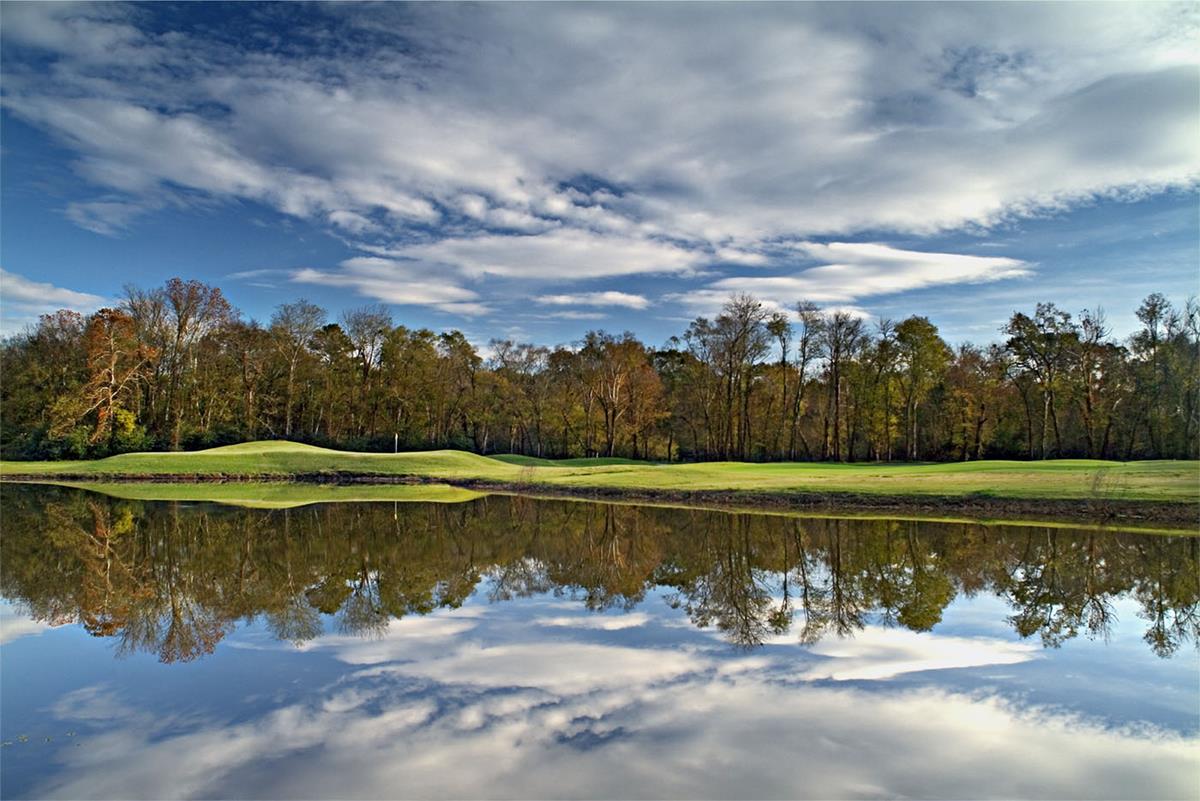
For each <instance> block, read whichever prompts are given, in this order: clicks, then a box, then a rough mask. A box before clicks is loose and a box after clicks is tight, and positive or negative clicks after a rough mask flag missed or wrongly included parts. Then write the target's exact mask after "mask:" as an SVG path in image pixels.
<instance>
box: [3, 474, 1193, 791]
mask: <svg viewBox="0 0 1200 801" xmlns="http://www.w3.org/2000/svg"><path fill="white" fill-rule="evenodd" d="M0 500H2V503H3V537H0V595H2V596H3V606H2V607H0V615H2V617H0V622H2V625H0V641H2V642H3V647H2V649H0V668H2V673H0V701H2V707H0V712H2V715H0V740H2V741H3V747H2V748H0V768H2V778H0V795H3V797H4V798H24V797H63V798H168V797H207V798H215V797H225V798H228V797H238V798H410V797H491V798H550V797H555V798H559V797H564V798H565V797H579V798H615V797H619V798H629V797H639V798H640V797H672V798H689V797H709V798H743V797H744V798H776V797H791V798H799V797H809V798H864V797H895V796H909V797H921V798H976V797H1011V798H1017V797H1020V798H1068V797H1087V798H1095V797H1114V798H1197V797H1200V761H1198V754H1200V750H1198V749H1197V745H1198V742H1197V740H1198V734H1200V711H1198V710H1200V690H1198V686H1200V664H1198V660H1197V650H1196V637H1197V631H1198V629H1200V578H1198V574H1200V570H1198V564H1200V562H1198V560H1200V547H1198V546H1200V540H1198V539H1196V538H1190V537H1166V536H1159V535H1134V534H1120V533H1113V532H1103V531H1076V530H1070V529H1051V528H1039V527H1036V526H984V525H968V524H949V523H926V522H912V521H888V520H830V519H803V518H789V517H782V516H769V515H751V514H729V513H723V512H710V511H694V510H679V509H662V508H651V507H637V506H621V505H604V504H589V503H581V502H570V501H536V500H530V499H522V498H510V497H496V496H492V497H485V498H480V499H477V500H473V501H469V502H464V503H455V504H433V503H326V504H318V505H313V506H307V507H301V508H297V509H287V510H260V509H244V508H237V507H232V506H222V505H219V504H212V503H182V502H174V503H165V502H142V501H126V500H116V499H112V498H108V497H106V496H103V495H98V494H93V493H89V492H85V491H82V490H74V489H66V488H55V487H29V486H11V485H8V486H4V487H3V497H2V499H0Z"/></svg>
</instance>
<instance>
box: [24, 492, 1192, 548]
mask: <svg viewBox="0 0 1200 801" xmlns="http://www.w3.org/2000/svg"><path fill="white" fill-rule="evenodd" d="M37 483H38V484H39V485H46V486H58V487H73V488H76V489H82V490H88V491H91V492H98V493H101V494H104V495H107V496H109V497H112V498H120V499H124V500H136V501H185V502H194V503H205V502H212V503H222V504H227V505H230V506H239V507H244V508H249V509H294V508H298V507H301V506H307V505H309V504H316V503H333V502H342V503H372V502H374V503H446V504H453V503H461V502H466V501H473V500H475V499H477V498H483V497H486V496H487V495H489V494H490V495H494V496H495V495H515V496H518V497H522V498H533V499H538V500H558V501H571V502H575V503H588V504H602V505H609V506H643V507H644V506H653V507H657V508H666V509H691V510H710V511H720V512H728V513H731V514H738V513H741V514H755V515H766V516H770V517H786V518H799V519H805V520H856V521H871V520H885V521H900V520H903V521H911V522H920V523H951V524H967V525H982V526H1019V527H1028V526H1037V527H1039V528H1050V529H1066V530H1071V531H1106V532H1128V533H1137V534H1167V535H1179V534H1196V530H1195V528H1196V527H1195V526H1192V525H1187V524H1178V523H1175V524H1172V523H1171V522H1170V521H1169V520H1168V521H1167V522H1163V521H1161V520H1160V521H1157V522H1155V520H1154V519H1153V518H1151V519H1147V520H1130V519H1121V518H1111V519H1105V520H1104V521H1103V522H1096V521H1097V520H1098V519H1099V518H1095V517H1092V516H1089V515H1086V514H1075V515H1064V516H1060V517H1059V518H1058V519H1053V518H1050V517H1048V516H1046V515H1042V516H1039V515H1036V514H1033V515H1030V514H1016V513H1015V510H1013V509H1012V508H1011V507H1009V508H1008V509H1007V511H1009V512H1010V516H1009V517H994V516H990V515H991V514H993V513H992V512H988V511H987V510H980V511H979V512H978V513H976V514H972V511H973V509H970V508H964V506H963V505H962V504H957V505H956V504H949V505H946V506H945V507H944V508H943V506H942V505H940V504H932V503H931V504H928V505H924V506H918V505H915V504H910V505H907V506H903V507H897V508H895V509H894V510H893V511H881V510H880V509H881V506H875V507H871V506H865V505H859V506H852V505H839V504H838V502H837V501H836V499H834V500H833V501H832V502H831V503H829V504H823V505H821V506H811V505H810V506H789V505H788V504H783V503H758V504H755V503H753V502H752V501H753V499H750V501H745V500H743V501H740V502H739V500H738V498H741V497H744V496H737V495H735V496H733V498H734V499H733V500H730V501H713V500H711V499H705V498H704V497H701V496H687V497H688V498H689V499H690V500H684V501H671V500H664V499H652V498H644V497H639V498H636V499H632V500H630V499H624V500H623V499H621V496H617V497H612V496H608V497H605V498H602V499H601V498H595V497H587V496H580V495H579V494H562V493H556V492H554V491H553V490H546V489H544V488H543V489H540V490H539V489H538V488H531V489H528V490H520V491H512V490H508V491H498V492H493V491H489V490H487V489H482V490H480V491H475V490H471V489H466V488H464V487H455V486H451V485H449V484H357V483H356V484H319V483H313V482H304V481H276V482H259V481H236V482H224V483H223V482H216V481H194V482H165V481H156V482H148V483H137V482H131V481H119V482H103V481H54V480H49V479H44V480H41V481H38V482H37ZM883 508H886V507H883ZM1000 511H1005V510H1004V509H1001V510H1000Z"/></svg>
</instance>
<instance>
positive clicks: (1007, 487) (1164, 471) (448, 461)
mask: <svg viewBox="0 0 1200 801" xmlns="http://www.w3.org/2000/svg"><path fill="white" fill-rule="evenodd" d="M338 474H356V475H365V476H371V475H378V476H407V477H413V478H420V479H424V480H441V481H466V482H469V481H487V482H500V483H507V484H521V485H531V486H535V487H536V486H538V485H541V486H548V487H552V486H559V487H572V488H588V489H605V490H630V491H653V492H659V493H673V492H677V493H686V492H705V491H735V492H747V493H772V494H787V493H819V494H829V495H837V494H851V495H877V496H913V497H928V498H933V497H941V498H955V497H957V498H970V497H975V498H980V497H989V498H1012V499H1018V498H1019V499H1042V498H1045V499H1072V500H1080V501H1089V502H1101V501H1107V500H1114V501H1115V500H1121V501H1125V500H1136V501H1158V502H1173V503H1193V504H1195V503H1197V502H1200V462H1184V461H1153V462H1127V463H1122V462H1108V461H1099V460H1090V459H1062V460H1054V461H1048V462H1012V461H983V462H965V463H964V462H959V463H948V464H895V463H893V464H874V463H872V464H813V463H768V464H759V463H747V462H705V463H699V464H652V463H649V462H638V461H633V460H630V459H565V460H561V461H551V460H548V459H538V458H536V457H529V456H512V455H506V456H498V457H489V456H479V455H477V454H473V453H466V452H463V451H452V450H441V451H422V452H415V453H398V454H391V453H353V452H347V451H335V450H330V449H328V448H318V447H315V446H313V445H302V444H299V443H293V442H248V443H243V444H240V445H228V446H224V447H220V448H211V449H209V450H204V451H194V452H189V453H128V454H123V455H120V456H113V457H110V458H108V459H100V460H97V461H91V462H0V476H5V475H8V476H13V475H22V476H34V475H37V476H47V477H51V476H55V475H59V476H63V477H67V476H70V477H72V478H75V477H80V478H91V477H96V478H104V477H106V476H107V477H110V478H115V477H120V478H121V479H122V480H128V479H130V478H137V477H147V478H153V477H156V476H159V477H161V476H181V477H198V476H203V477H222V476H225V477H229V476H236V477H240V478H243V479H244V478H246V477H252V478H261V479H265V480H269V479H281V478H288V477H294V476H298V475H330V476H333V475H338Z"/></svg>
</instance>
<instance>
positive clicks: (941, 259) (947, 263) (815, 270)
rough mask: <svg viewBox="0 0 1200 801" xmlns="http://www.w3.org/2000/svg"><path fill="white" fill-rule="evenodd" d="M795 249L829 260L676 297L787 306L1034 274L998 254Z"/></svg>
mask: <svg viewBox="0 0 1200 801" xmlns="http://www.w3.org/2000/svg"><path fill="white" fill-rule="evenodd" d="M794 249H795V250H796V251H797V252H798V253H800V254H802V255H803V256H805V257H807V258H810V259H816V260H818V261H821V262H825V263H823V264H820V265H818V266H816V267H809V268H807V269H804V270H801V271H800V272H798V273H794V274H791V275H775V276H763V275H751V276H730V277H726V278H721V279H719V280H717V281H713V282H711V283H709V284H707V285H706V286H705V287H703V288H702V289H698V290H693V291H691V292H686V293H677V294H675V295H674V296H673V297H674V299H676V300H678V301H680V302H682V303H684V304H685V305H687V306H689V307H691V308H695V309H700V310H705V311H711V310H712V309H715V308H719V307H720V306H721V304H723V303H724V302H725V301H726V300H727V299H728V298H729V296H730V295H733V294H737V293H743V292H745V293H749V294H752V295H755V296H757V297H760V298H764V299H767V301H766V302H768V304H769V305H771V306H772V307H775V308H787V307H790V306H793V305H794V304H795V303H796V301H799V300H811V301H815V302H818V303H834V304H850V303H853V301H857V300H860V299H862V298H869V297H874V296H877V295H890V294H895V293H899V292H905V291H908V290H913V289H923V288H926V287H931V286H939V285H951V284H976V283H986V282H991V281H1000V280H1004V279H1009V278H1021V277H1025V276H1028V275H1031V274H1032V267H1031V266H1030V265H1029V264H1027V263H1026V262H1023V261H1020V260H1018V259H1011V258H1004V257H997V256H970V255H962V254H956V253H926V252H922V251H915V250H901V249H898V248H893V247H889V246H887V245H880V244H871V243H849V242H833V243H830V244H816V243H800V244H798V245H795V246H794Z"/></svg>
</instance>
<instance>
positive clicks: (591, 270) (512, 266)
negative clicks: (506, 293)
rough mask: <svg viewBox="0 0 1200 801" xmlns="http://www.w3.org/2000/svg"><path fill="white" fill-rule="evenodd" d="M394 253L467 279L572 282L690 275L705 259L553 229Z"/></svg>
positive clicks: (662, 246) (651, 243) (660, 245)
mask: <svg viewBox="0 0 1200 801" xmlns="http://www.w3.org/2000/svg"><path fill="white" fill-rule="evenodd" d="M396 253H398V254H400V255H403V256H407V257H409V258H413V259H420V260H423V261H427V262H433V263H438V264H446V265H449V266H451V267H453V268H454V269H456V270H458V271H459V272H461V273H463V274H465V275H468V276H474V277H478V276H484V275H492V276H502V277H506V278H538V279H555V280H559V281H570V280H572V279H577V278H579V279H582V278H603V277H609V276H620V275H633V274H638V273H679V272H687V271H689V270H691V269H693V268H694V267H696V266H697V265H698V264H700V263H702V262H703V261H704V260H705V255H704V254H703V253H699V252H696V251H692V250H688V249H685V248H681V247H679V246H677V245H672V244H669V243H666V242H659V241H655V240H651V239H642V238H637V237H629V238H626V237H618V236H602V235H599V234H596V233H593V232H591V231H581V230H555V231H550V232H547V233H545V234H542V235H540V236H501V235H484V236H475V237H465V238H454V239H443V240H441V241H438V242H433V243H429V244H419V245H409V246H405V247H400V248H397V249H396Z"/></svg>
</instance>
